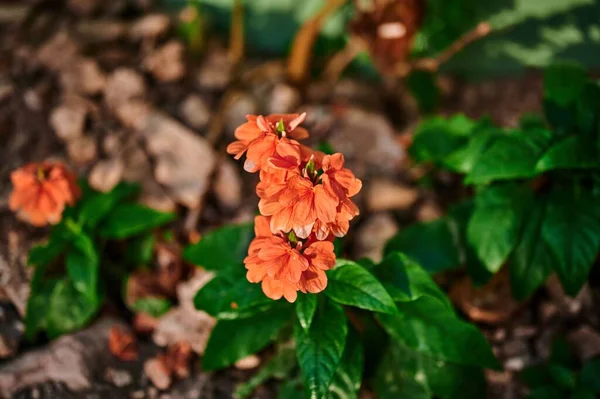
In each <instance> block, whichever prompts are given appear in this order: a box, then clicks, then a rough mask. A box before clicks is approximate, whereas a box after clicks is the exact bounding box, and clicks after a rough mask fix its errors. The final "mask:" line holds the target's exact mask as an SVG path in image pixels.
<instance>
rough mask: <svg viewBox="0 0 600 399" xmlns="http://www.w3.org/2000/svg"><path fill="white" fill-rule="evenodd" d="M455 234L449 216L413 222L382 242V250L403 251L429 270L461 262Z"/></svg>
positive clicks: (448, 266)
mask: <svg viewBox="0 0 600 399" xmlns="http://www.w3.org/2000/svg"><path fill="white" fill-rule="evenodd" d="M457 243H458V237H457V235H456V231H453V230H452V228H451V225H450V223H449V221H448V219H445V218H441V219H437V220H434V221H431V222H426V223H415V224H413V225H411V226H409V227H407V228H405V229H402V230H401V231H400V232H399V233H398V234H397V235H395V236H394V237H393V238H392V239H391V240H390V241H388V243H387V244H386V246H385V251H384V253H385V254H386V255H387V254H389V253H392V252H402V253H404V254H406V255H407V256H409V257H410V258H412V259H414V260H415V261H416V262H417V263H418V264H420V265H421V266H422V267H423V268H424V269H425V270H427V271H428V272H429V273H436V272H440V271H443V270H448V269H453V268H455V267H458V266H460V264H461V260H460V252H459V250H458V248H457V245H456V244H457Z"/></svg>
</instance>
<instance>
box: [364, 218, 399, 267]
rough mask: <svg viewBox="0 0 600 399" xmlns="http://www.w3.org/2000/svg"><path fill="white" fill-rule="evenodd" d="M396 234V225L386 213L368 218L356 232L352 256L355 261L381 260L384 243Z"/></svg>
mask: <svg viewBox="0 0 600 399" xmlns="http://www.w3.org/2000/svg"><path fill="white" fill-rule="evenodd" d="M397 232H398V224H397V223H396V221H395V220H394V218H393V217H392V216H391V215H390V214H388V213H379V214H376V215H373V216H370V217H369V219H367V221H365V223H364V224H363V225H361V226H360V229H359V230H358V231H357V234H356V236H357V238H356V243H355V250H354V255H355V257H356V258H357V259H360V258H364V257H366V258H370V259H372V260H373V261H374V262H376V263H377V262H380V261H381V260H382V259H383V248H384V247H385V244H386V242H387V241H388V240H389V239H390V238H392V237H393V236H394V235H395V234H396V233H397Z"/></svg>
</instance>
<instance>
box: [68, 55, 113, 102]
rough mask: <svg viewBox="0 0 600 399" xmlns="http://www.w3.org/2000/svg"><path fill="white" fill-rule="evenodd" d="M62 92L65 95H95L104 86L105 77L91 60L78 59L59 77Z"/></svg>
mask: <svg viewBox="0 0 600 399" xmlns="http://www.w3.org/2000/svg"><path fill="white" fill-rule="evenodd" d="M60 81H61V84H62V87H63V90H64V91H65V92H67V93H83V94H90V95H96V94H98V93H100V92H102V90H104V86H105V84H106V76H105V75H104V72H102V70H101V69H100V67H99V66H98V63H97V62H96V60H93V59H91V58H78V59H77V60H75V61H74V63H73V64H72V65H71V66H69V67H68V68H65V69H64V71H63V73H61V75H60Z"/></svg>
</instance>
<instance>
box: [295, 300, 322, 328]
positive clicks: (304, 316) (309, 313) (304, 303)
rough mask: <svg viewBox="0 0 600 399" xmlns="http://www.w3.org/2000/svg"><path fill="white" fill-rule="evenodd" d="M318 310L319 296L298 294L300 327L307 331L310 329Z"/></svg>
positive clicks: (297, 305)
mask: <svg viewBox="0 0 600 399" xmlns="http://www.w3.org/2000/svg"><path fill="white" fill-rule="evenodd" d="M316 310H317V296H316V295H312V294H298V299H296V316H297V317H298V322H299V323H300V326H302V328H304V329H305V330H308V329H309V328H310V324H311V323H312V319H313V317H314V315H315V311H316Z"/></svg>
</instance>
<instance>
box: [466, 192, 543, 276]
mask: <svg viewBox="0 0 600 399" xmlns="http://www.w3.org/2000/svg"><path fill="white" fill-rule="evenodd" d="M532 202H533V194H532V192H531V190H530V189H529V187H528V186H526V185H518V184H514V183H509V184H503V185H497V186H490V187H485V188H483V189H481V190H480V191H478V193H477V196H476V198H475V204H476V205H475V212H474V213H473V215H472V216H471V220H470V221H469V225H468V229H467V237H468V240H469V243H470V244H471V245H472V246H473V248H474V249H475V252H476V253H477V256H478V257H479V259H481V261H482V262H483V263H484V265H485V266H486V267H487V269H488V270H489V271H490V272H491V273H495V272H497V271H498V270H499V269H500V267H501V266H502V265H503V264H504V262H505V261H506V260H507V259H508V256H509V255H510V253H511V251H512V250H513V248H514V247H515V245H516V244H517V242H518V241H519V235H520V233H521V225H522V223H523V221H524V220H525V219H526V217H527V214H528V212H529V209H530V207H531V205H532Z"/></svg>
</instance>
